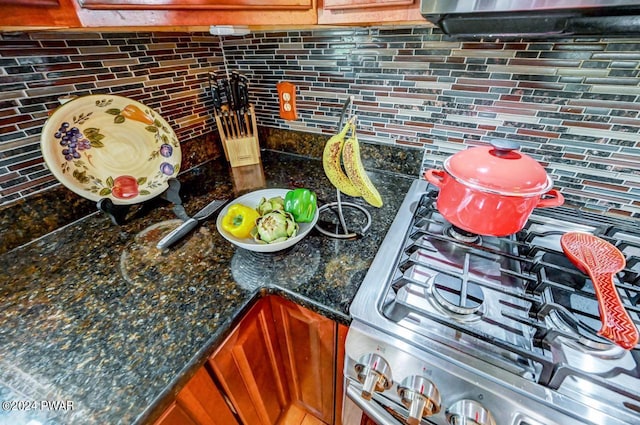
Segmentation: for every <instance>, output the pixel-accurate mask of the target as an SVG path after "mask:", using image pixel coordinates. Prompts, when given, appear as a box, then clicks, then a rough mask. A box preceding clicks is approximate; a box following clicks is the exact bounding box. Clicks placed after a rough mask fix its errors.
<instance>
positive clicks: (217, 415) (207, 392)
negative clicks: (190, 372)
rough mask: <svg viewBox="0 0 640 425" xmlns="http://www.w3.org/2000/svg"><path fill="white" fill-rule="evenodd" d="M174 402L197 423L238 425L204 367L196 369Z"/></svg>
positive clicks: (203, 424)
mask: <svg viewBox="0 0 640 425" xmlns="http://www.w3.org/2000/svg"><path fill="white" fill-rule="evenodd" d="M176 402H177V404H178V405H179V406H180V407H182V408H183V409H184V410H185V411H186V412H187V413H188V414H189V416H190V417H191V418H193V420H194V422H195V423H196V424H198V425H238V421H237V420H236V418H235V416H234V415H233V413H232V412H231V409H230V408H229V406H228V405H227V402H226V401H225V399H224V397H223V395H222V394H221V393H220V391H218V387H216V384H215V383H214V382H213V378H212V377H211V375H209V372H208V371H207V369H206V368H205V367H201V368H200V369H198V371H197V372H196V374H195V375H194V376H193V377H192V378H191V380H189V382H188V383H187V385H186V386H185V387H184V388H183V389H182V390H181V391H180V393H178V397H177V400H176Z"/></svg>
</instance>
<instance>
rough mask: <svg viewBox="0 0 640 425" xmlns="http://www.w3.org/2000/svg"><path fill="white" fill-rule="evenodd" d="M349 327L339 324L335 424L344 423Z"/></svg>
mask: <svg viewBox="0 0 640 425" xmlns="http://www.w3.org/2000/svg"><path fill="white" fill-rule="evenodd" d="M348 331H349V328H348V327H347V326H345V325H342V324H340V325H338V338H337V341H338V344H337V348H336V406H335V412H336V413H335V418H336V420H335V422H334V423H335V425H341V424H342V407H343V406H342V403H343V401H344V400H343V395H344V359H345V353H344V344H345V341H346V340H347V332H348Z"/></svg>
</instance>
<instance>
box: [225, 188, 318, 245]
mask: <svg viewBox="0 0 640 425" xmlns="http://www.w3.org/2000/svg"><path fill="white" fill-rule="evenodd" d="M289 190H290V189H262V190H256V191H255V192H251V193H247V194H246V195H242V196H241V197H239V198H236V199H234V200H233V201H231V202H229V203H228V204H227V205H225V207H224V208H223V209H222V211H220V214H218V219H217V220H216V227H217V228H218V232H220V234H221V235H222V237H224V238H225V239H226V240H228V241H229V242H231V243H232V244H234V245H236V246H238V247H240V248H244V249H248V250H249V251H255V252H276V251H281V250H283V249H287V248H289V247H292V246H293V245H295V244H297V243H298V242H300V241H301V240H302V239H303V238H304V237H305V236H307V233H309V232H310V231H311V229H313V228H314V226H315V225H316V222H317V221H318V217H319V216H320V213H319V211H317V210H316V215H315V216H314V217H313V220H312V221H311V222H309V223H298V226H299V229H298V234H297V235H296V236H294V237H293V238H289V239H287V240H286V241H282V242H275V243H269V244H262V243H258V242H256V241H254V240H253V238H244V239H240V238H236V237H235V236H233V235H232V234H231V233H229V232H227V231H225V230H224V229H223V228H222V218H223V217H224V216H225V215H226V214H227V211H228V210H229V207H230V206H231V205H233V204H243V205H246V206H248V207H252V208H256V207H257V206H258V204H259V203H260V200H261V199H262V198H267V199H269V198H274V197H276V196H282V197H283V198H284V197H285V195H286V194H287V192H289Z"/></svg>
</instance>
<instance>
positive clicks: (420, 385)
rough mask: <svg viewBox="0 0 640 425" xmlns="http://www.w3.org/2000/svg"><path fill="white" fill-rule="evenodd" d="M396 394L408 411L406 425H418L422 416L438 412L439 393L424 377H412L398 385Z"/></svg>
mask: <svg viewBox="0 0 640 425" xmlns="http://www.w3.org/2000/svg"><path fill="white" fill-rule="evenodd" d="M398 394H399V395H400V399H401V400H402V404H404V405H405V406H406V407H407V408H408V409H409V418H408V419H407V424H408V425H419V424H420V421H422V417H423V416H431V415H435V414H436V413H438V412H439V411H440V406H441V404H440V391H438V388H437V387H436V386H435V385H434V383H433V382H431V381H429V380H428V379H427V378H425V377H424V376H419V375H413V376H408V377H406V378H404V379H403V380H402V382H401V383H400V384H399V385H398Z"/></svg>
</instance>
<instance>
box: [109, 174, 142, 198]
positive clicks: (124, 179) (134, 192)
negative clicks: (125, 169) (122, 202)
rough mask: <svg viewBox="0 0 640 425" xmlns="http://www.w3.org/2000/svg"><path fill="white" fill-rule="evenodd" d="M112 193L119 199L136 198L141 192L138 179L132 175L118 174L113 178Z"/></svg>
mask: <svg viewBox="0 0 640 425" xmlns="http://www.w3.org/2000/svg"><path fill="white" fill-rule="evenodd" d="M111 193H112V194H113V196H114V197H116V198H119V199H131V198H135V197H136V196H138V194H139V189H138V180H136V178H135V177H132V176H118V177H116V178H115V179H113V187H112V188H111Z"/></svg>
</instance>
